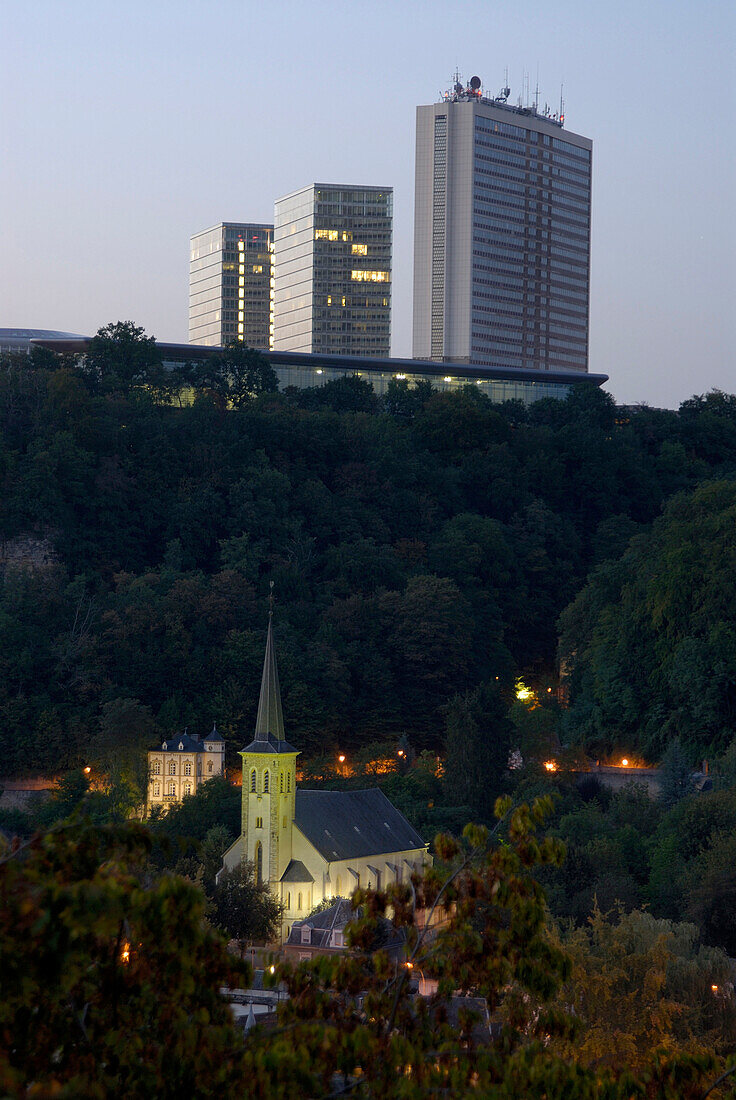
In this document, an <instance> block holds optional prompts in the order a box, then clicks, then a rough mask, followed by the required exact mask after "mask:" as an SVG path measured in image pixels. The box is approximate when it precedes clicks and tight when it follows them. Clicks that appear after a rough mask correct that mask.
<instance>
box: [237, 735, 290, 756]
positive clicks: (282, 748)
mask: <svg viewBox="0 0 736 1100" xmlns="http://www.w3.org/2000/svg"><path fill="white" fill-rule="evenodd" d="M240 751H241V752H267V753H272V752H275V753H277V754H278V753H280V752H298V751H299V750H298V749H295V748H294V746H293V745H290V744H289V742H288V741H278V740H277V739H276V738H275V737H273V736H272V735H271V734H270V733H269V734H268V735H267V736H265V737H256V739H255V741H251V743H250V744H249V745H246V746H245V748H244V749H241V750H240Z"/></svg>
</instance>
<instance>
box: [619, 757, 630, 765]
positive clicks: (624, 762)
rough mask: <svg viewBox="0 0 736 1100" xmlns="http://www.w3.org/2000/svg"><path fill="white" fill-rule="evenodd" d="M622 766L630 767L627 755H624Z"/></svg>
mask: <svg viewBox="0 0 736 1100" xmlns="http://www.w3.org/2000/svg"><path fill="white" fill-rule="evenodd" d="M621 766H622V767H623V768H628V766H629V762H628V760H627V759H626V757H624V758H623V760H622V761H621Z"/></svg>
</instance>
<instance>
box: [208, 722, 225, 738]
mask: <svg viewBox="0 0 736 1100" xmlns="http://www.w3.org/2000/svg"><path fill="white" fill-rule="evenodd" d="M203 740H204V741H224V740H225V738H224V737H223V736H222V734H221V733H220V731H219V730H218V728H217V724H216V723H214V722H213V724H212V733H208V734H207V736H206V737H205V738H203Z"/></svg>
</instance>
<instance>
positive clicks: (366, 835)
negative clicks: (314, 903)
mask: <svg viewBox="0 0 736 1100" xmlns="http://www.w3.org/2000/svg"><path fill="white" fill-rule="evenodd" d="M294 820H295V824H296V825H297V827H298V828H299V829H300V830H301V832H302V833H303V834H304V836H305V837H306V838H307V840H309V841H310V842H311V843H312V844H313V845H314V847H315V848H316V849H317V851H318V852H319V853H320V855H321V856H322V857H323V858H324V859H326V860H328V861H329V862H333V861H334V860H340V859H358V858H360V857H364V856H378V855H381V854H383V853H384V852H385V853H389V852H404V851H407V850H409V849H414V848H426V843H425V842H424V841H423V840H422V838H421V837H420V835H419V833H418V832H417V831H416V829H415V828H413V826H411V825H410V824H409V822H408V821H407V820H406V818H405V817H404V815H403V814H402V813H400V812H399V811H398V810H397V809H396V807H395V806H393V805H392V804H391V803H390V802H389V800H388V799H387V798H386V796H385V794H384V793H383V791H381V790H379V789H378V788H377V787H376V788H373V789H371V790H366V791H304V790H301V789H299V788H297V791H296V810H295V814H294Z"/></svg>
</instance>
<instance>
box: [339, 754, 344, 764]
mask: <svg viewBox="0 0 736 1100" xmlns="http://www.w3.org/2000/svg"><path fill="white" fill-rule="evenodd" d="M337 760H338V763H339V764H344V763H345V753H343V752H341V753H340V755H339V756H338V758H337Z"/></svg>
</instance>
